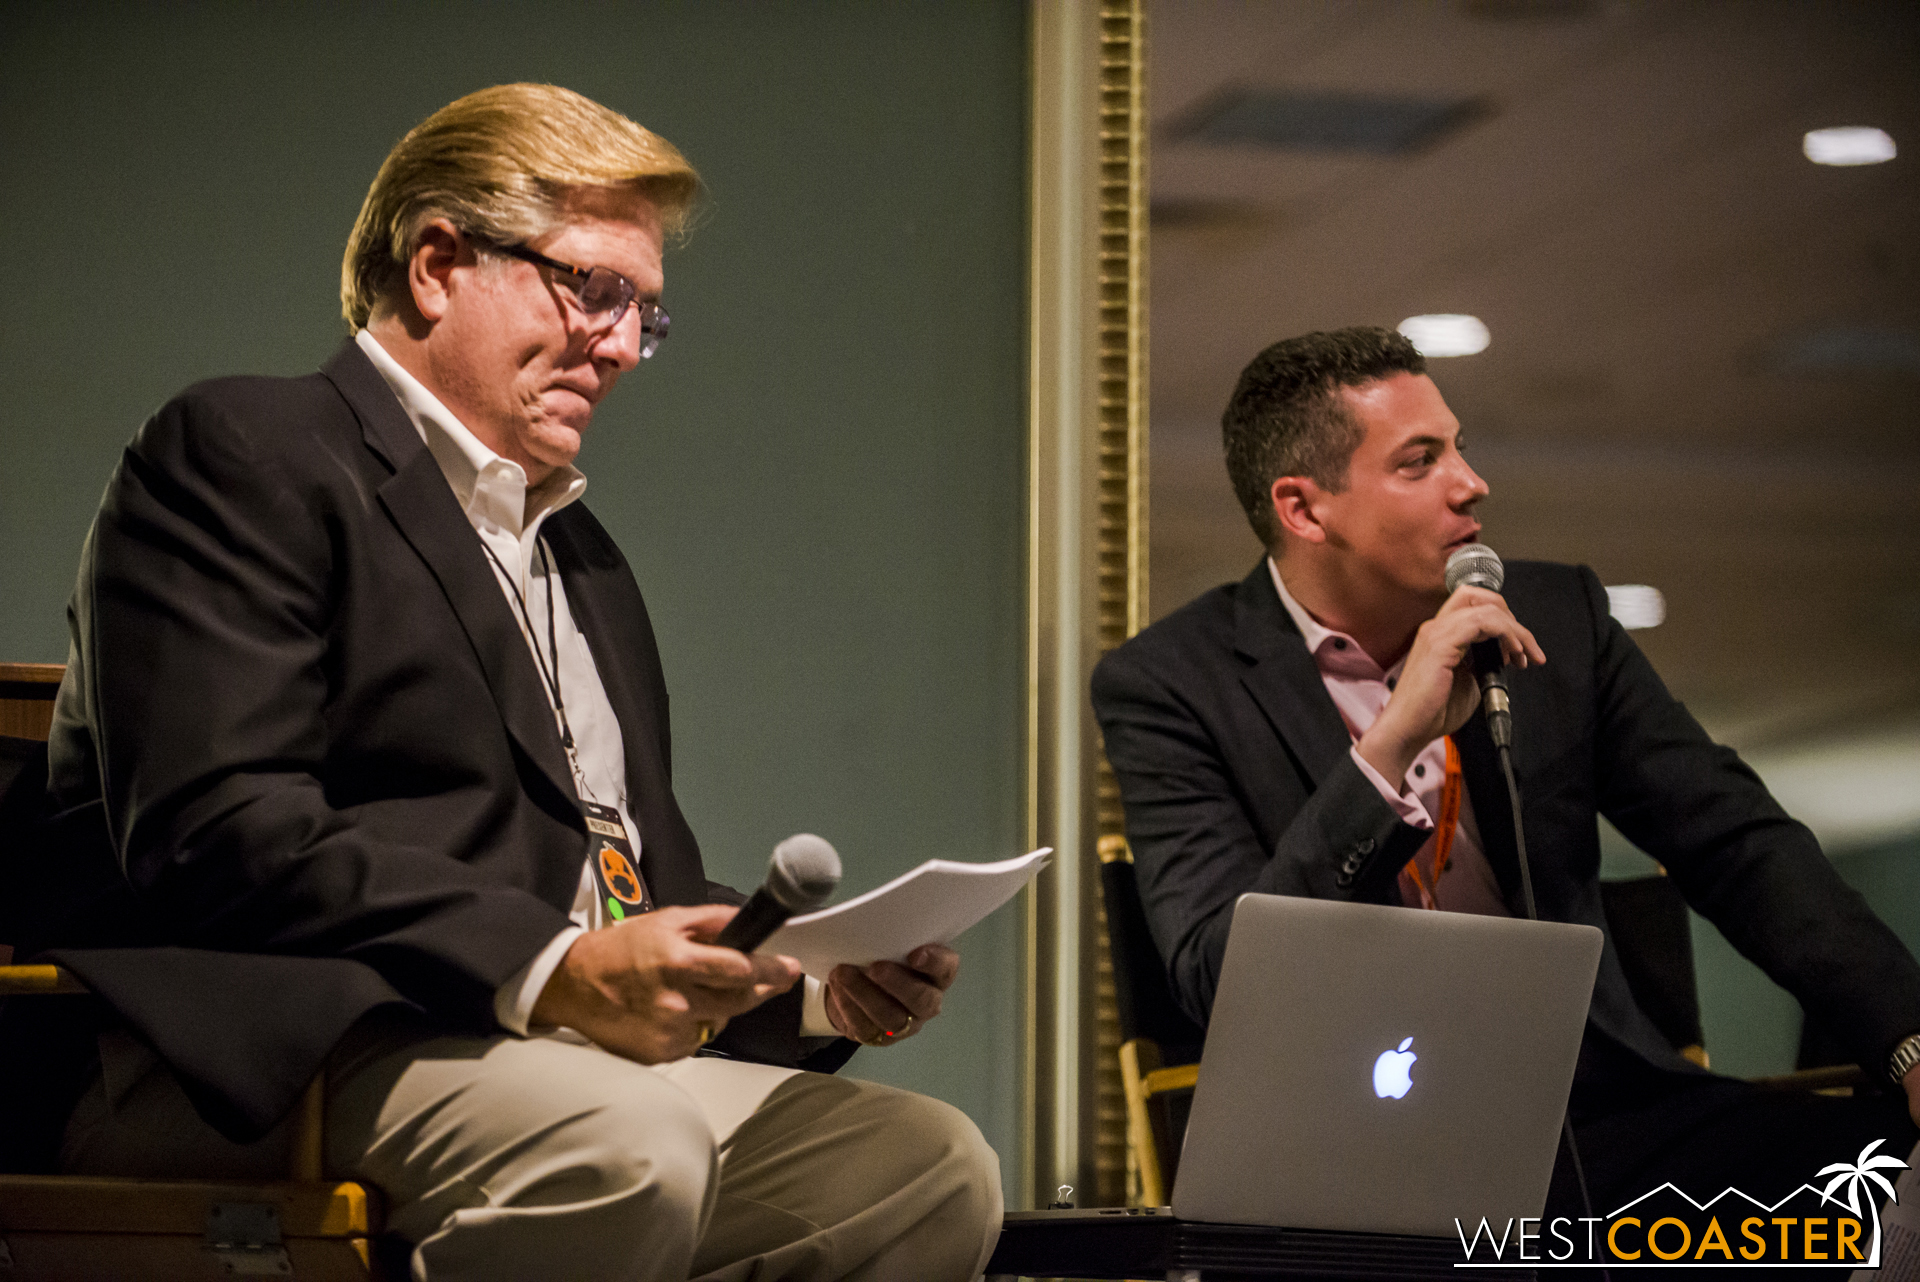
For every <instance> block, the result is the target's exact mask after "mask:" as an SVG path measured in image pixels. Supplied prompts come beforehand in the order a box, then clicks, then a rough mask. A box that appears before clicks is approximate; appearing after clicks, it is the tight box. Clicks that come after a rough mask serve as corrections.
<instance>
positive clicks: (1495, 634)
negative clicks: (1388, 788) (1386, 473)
mask: <svg viewBox="0 0 1920 1282" xmlns="http://www.w3.org/2000/svg"><path fill="white" fill-rule="evenodd" d="M1499 567H1500V558H1499V557H1498V556H1497V555H1495V554H1494V552H1493V549H1491V548H1489V547H1487V546H1486V545H1485V544H1484V543H1470V544H1467V545H1466V546H1465V547H1462V548H1460V549H1458V550H1456V551H1455V552H1454V553H1453V555H1452V556H1450V557H1449V558H1448V559H1447V586H1448V589H1449V592H1448V596H1447V600H1446V604H1444V605H1442V606H1441V607H1440V610H1439V612H1438V613H1437V614H1435V615H1434V616H1433V617H1432V618H1431V619H1428V620H1427V621H1426V622H1425V623H1423V624H1421V625H1420V627H1419V630H1418V631H1416V632H1415V633H1414V637H1413V646H1412V648H1411V649H1410V650H1408V652H1407V657H1406V662H1405V663H1404V665H1403V666H1402V667H1401V669H1400V678H1399V680H1398V681H1397V682H1396V683H1395V685H1394V690H1393V696H1392V697H1391V698H1390V699H1388V700H1387V706H1386V707H1385V708H1383V709H1382V710H1381V712H1380V716H1379V717H1378V718H1377V719H1376V720H1375V721H1374V723H1373V725H1371V726H1370V727H1368V729H1367V731H1366V733H1365V734H1363V735H1361V736H1360V740H1359V742H1358V744H1357V745H1356V747H1358V749H1359V751H1360V755H1361V756H1362V757H1364V758H1366V761H1367V764H1368V765H1370V766H1372V767H1373V768H1374V769H1375V770H1377V771H1379V772H1380V774H1381V776H1382V777H1383V778H1386V779H1396V780H1397V779H1405V778H1406V776H1407V771H1408V770H1409V769H1411V768H1412V766H1413V759H1414V758H1415V757H1417V756H1419V755H1420V753H1421V752H1422V751H1424V750H1425V749H1426V746H1427V745H1428V744H1430V743H1432V742H1433V741H1434V740H1435V739H1438V738H1439V737H1440V736H1442V735H1448V734H1452V733H1453V732H1454V731H1456V730H1458V729H1459V728H1460V727H1461V726H1463V725H1465V724H1466V722H1467V718H1469V717H1471V716H1472V715H1473V712H1474V709H1476V708H1478V707H1479V706H1480V702H1481V697H1482V696H1481V683H1480V681H1479V680H1477V679H1476V670H1475V653H1474V651H1475V647H1476V646H1483V648H1481V650H1480V652H1479V657H1480V666H1481V667H1483V668H1491V669H1493V670H1494V672H1495V673H1496V674H1497V671H1498V668H1499V666H1500V665H1501V664H1512V665H1513V666H1514V667H1516V668H1524V667H1526V666H1528V665H1529V664H1532V663H1545V662H1546V661H1547V656H1546V654H1545V653H1544V652H1543V651H1542V650H1541V649H1540V643H1539V642H1538V641H1536V640H1534V638H1533V633H1531V632H1529V631H1528V630H1527V629H1526V628H1525V627H1523V626H1521V624H1520V621H1519V620H1518V619H1516V618H1514V617H1513V611H1512V610H1510V609H1508V608H1507V602H1506V599H1505V598H1504V597H1502V596H1501V595H1500V594H1499V591H1498V589H1499V587H1500V584H1501V577H1500V568H1499ZM1489 584H1491V586H1489ZM1494 647H1497V649H1495V648H1494ZM1499 697H1501V698H1504V697H1505V691H1504V689H1502V691H1501V694H1500V696H1499Z"/></svg>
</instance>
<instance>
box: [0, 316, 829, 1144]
mask: <svg viewBox="0 0 1920 1282" xmlns="http://www.w3.org/2000/svg"><path fill="white" fill-rule="evenodd" d="M545 535H546V538H547V541H548V543H549V544H550V546H551V547H552V550H553V555H554V558H555V561H556V563H557V565H558V568H559V571H560V574H561V577H562V580H563V582H564V584H565V588H566V596H567V601H568V603H569V604H570V606H571V607H572V609H573V612H574V616H575V619H576V620H577V622H578V624H579V627H580V630H581V632H582V633H583V634H584V635H585V637H586V639H587V642H588V645H589V646H590V648H591V649H592V651H593V654H594V659H595V663H596V666H597V667H598V668H599V671H600V675H601V678H602V681H603V683H604V685H605V687H606V692H607V697H608V699H609V701H610V702H611V704H612V706H613V709H614V711H615V713H616V714H617V715H618V718H619V721H620V726H621V730H622V734H623V737H624V740H625V750H626V770H627V781H628V788H629V798H628V799H629V803H630V809H631V811H632V814H633V816H634V819H635V822H636V823H637V824H638V826H639V828H640V838H641V842H642V845H641V868H642V871H643V873H644V875H645V877H646V879H647V883H648V886H649V888H650V889H651V891H652V893H653V895H654V897H655V899H656V900H657V901H658V902H659V903H661V904H696V903H703V902H709V901H711V900H714V899H721V900H727V901H730V902H738V901H739V898H740V897H739V896H738V895H736V894H733V893H732V892H729V891H727V890H726V889H725V888H724V887H715V886H711V885H710V884H709V883H708V882H707V880H706V878H705V875H704V873H703V871H702V866H701V862H700V852H699V848H698V846H697V844H696V843H695V840H694V837H693V833H692V832H691V831H690V830H689V828H688V826H687V823H686V820H685V819H684V817H683V816H682V815H681V812H680V808H679V806H678V805H677V804H676V802H675V800H674V796H673V789H672V783H671V748H670V741H669V737H668V730H667V692H666V686H665V683H664V681H663V679H662V676H661V670H660V660H659V655H658V652H657V651H656V649H655V645H654V639H653V630H652V626H651V624H650V623H649V621H648V618H647V610H646V606H645V605H644V603H643V602H642V601H641V597H640V592H639V589H638V588H637V586H636V585H635V583H634V580H633V576H632V574H631V572H630V571H629V569H628V567H627V563H626V561H625V559H624V558H623V557H622V556H621V554H620V551H619V549H618V548H616V547H615V546H614V544H613V541H612V540H611V539H610V538H609V537H608V535H607V532H606V531H605V530H604V529H603V528H601V526H600V524H599V523H598V522H597V521H595V520H594V518H593V516H592V515H591V514H590V513H589V512H588V511H587V510H586V508H585V507H583V506H581V505H579V504H575V505H573V506H571V507H568V508H566V509H564V510H562V511H561V512H559V513H557V514H555V515H554V516H553V517H552V518H550V519H549V520H548V522H547V523H546V526H545ZM70 613H71V627H72V635H73V655H72V660H71V664H70V668H69V671H68V674H67V680H66V683H65V684H64V685H63V687H62V691H61V696H60V701H59V704H58V706H57V710H56V718H55V725H54V732H53V737H52V740H51V743H50V745H49V769H50V787H49V791H50V793H51V795H52V797H53V798H54V801H55V804H56V805H57V806H58V807H61V808H63V809H64V812H65V814H66V815H67V816H68V818H69V826H71V820H72V817H73V816H76V815H80V816H84V815H86V814H88V813H89V812H91V813H93V814H94V815H95V817H96V819H95V821H96V822H97V823H98V824H99V825H100V826H102V827H103V828H104V830H105V832H106V833H107V834H108V836H109V839H110V849H109V851H108V852H107V853H105V854H96V855H95V856H94V857H93V859H92V860H91V862H89V861H88V860H86V859H82V858H79V857H78V855H77V852H75V851H73V850H71V849H69V850H67V851H64V852H60V854H59V855H58V856H57V857H55V858H49V859H47V860H44V861H43V862H42V864H41V867H40V868H39V870H38V872H37V874H36V876H37V884H36V886H35V888H34V895H35V897H36V903H37V905H38V907H37V910H36V911H33V912H31V913H29V914H28V920H29V923H30V926H31V929H30V932H29V933H30V934H31V936H32V938H31V939H30V940H29V941H27V943H28V949H31V950H35V951H46V952H47V955H48V956H49V957H51V958H52V959H53V960H56V961H58V962H60V963H61V964H63V965H66V966H68V967H70V968H71V969H72V970H73V971H75V972H76V973H77V974H78V975H79V976H80V977H81V978H82V979H83V980H85V981H86V983H87V985H88V986H89V987H90V988H91V989H92V990H93V991H94V992H95V993H97V994H98V995H99V996H100V997H101V998H102V999H103V1000H104V1001H105V1003H106V1004H107V1005H108V1006H109V1007H110V1008H111V1009H112V1010H113V1011H114V1012H116V1013H117V1015H118V1016H119V1017H120V1018H121V1019H122V1020H124V1021H125V1023H126V1024H127V1025H129V1026H131V1028H132V1029H133V1030H134V1031H135V1032H136V1033H138V1034H139V1035H140V1036H141V1037H143V1038H144V1039H145V1040H147V1041H148V1042H149V1043H151V1044H152V1046H153V1047H154V1049H155V1050H156V1051H158V1053H159V1054H160V1056H161V1058H162V1059H164V1060H165V1061H166V1062H167V1064H168V1065H169V1066H170V1067H171V1068H172V1069H173V1070H174V1072H175V1073H176V1074H177V1075H178V1076H179V1077H180V1079H181V1081H182V1083H183V1084H184V1085H185V1086H186V1088H187V1090H188V1092H189V1094H190V1095H191V1096H192V1098H193V1099H194V1102H195V1104H196V1106H197V1107H199V1109H200V1110H201V1112H202V1113H203V1115H204V1116H206V1117H207V1119H208V1120H209V1121H210V1122H212V1123H214V1124H215V1125H216V1126H218V1127H219V1128H220V1129H221V1130H223V1131H225V1132H226V1133H228V1134H229V1135H231V1136H233V1137H235V1138H247V1137H250V1136H254V1135H258V1134H260V1133H262V1132H263V1131H265V1130H266V1129H268V1128H269V1127H271V1126H272V1125H273V1124H274V1123H275V1122H276V1121H277V1120H278V1119H279V1118H280V1117H282V1116H283V1115H284V1114H285V1113H286V1112H287V1110H288V1109H289V1108H290V1107H291V1105H292V1102H293V1100H294V1099H295V1098H296V1097H297V1096H298V1094H299V1092H300V1090H301V1089H302V1087H303V1086H304V1084H305V1083H306V1082H307V1080H308V1079H309V1078H311V1077H312V1075H313V1073H314V1071H315V1069H316V1068H317V1067H318V1066H319V1065H320V1063H321V1061H322V1059H323V1058H324V1057H325V1055H326V1054H327V1052H328V1051H329V1049H330V1048H331V1047H332V1046H333V1045H334V1043H335V1042H336V1041H337V1040H338V1039H339V1037H340V1035H341V1034H342V1033H343V1032H345V1030H346V1029H347V1028H348V1026H349V1025H351V1024H352V1023H353V1022H354V1021H355V1020H356V1019H358V1018H359V1017H360V1016H361V1015H363V1014H365V1013H366V1012H368V1011H370V1010H372V1009H373V1008H375V1007H378V1006H382V1005H401V1006H408V1007H412V1008H415V1009H417V1010H419V1011H421V1012H423V1013H424V1014H425V1015H426V1016H428V1017H429V1018H431V1019H432V1020H433V1021H435V1022H436V1023H438V1024H440V1025H443V1026H446V1027H449V1028H457V1029H467V1030H472V1031H475V1032H486V1031H494V1030H497V1025H496V1024H495V1023H494V1018H493V998H494V993H495V990H496V989H498V988H499V986H500V985H501V984H502V983H503V982H504V981H505V980H507V979H508V978H509V977H511V976H512V975H513V974H514V972H516V971H517V970H518V969H520V967H522V966H524V965H525V964H526V963H527V962H528V961H529V960H530V959H531V958H532V957H533V955H534V954H535V953H537V952H538V951H539V950H540V949H541V948H542V947H544V946H545V945H546V944H547V943H548V941H550V940H551V939H552V938H553V937H554V935H555V934H556V933H558V932H559V931H560V930H562V929H563V928H565V927H566V926H567V925H568V924H569V923H568V919H567V909H568V908H569V907H570V905H571V904H572V902H573V898H574V893H575V888H576V886H577V884H578V881H579V876H580V869H581V864H582V860H583V859H584V857H585V853H586V833H585V830H584V827H583V824H582V820H581V816H580V812H579V809H578V807H577V805H576V802H575V794H574V789H573V785H572V780H571V775H570V772H569V770H568V767H567V763H566V759H565V756H564V752H563V750H562V748H561V745H560V741H559V737H558V734H557V732H556V730H555V728H554V718H553V714H552V712H551V710H550V708H549V706H548V703H547V700H546V697H545V693H544V691H543V689H542V686H541V683H540V678H539V676H538V675H537V673H536V670H535V668H534V665H533V661H532V658H531V657H530V655H529V653H528V651H527V647H526V643H525V642H524V640H523V639H522V636H521V633H520V630H519V628H518V626H517V624H516V623H515V620H514V617H513V615H512V612H511V610H510V608H509V607H508V605H507V604H506V601H505V600H504V598H503V596H502V594H501V592H500V589H499V587H498V585H497V583H496V581H495V579H494V577H493V573H492V571H491V570H490V569H489V567H488V564H487V561H486V559H485V555H484V553H483V552H482V550H481V546H480V542H479V540H478V539H477V538H476V537H475V535H474V533H473V530H472V528H471V526H470V525H469V524H468V522H467V518H466V516H465V514H464V513H463V512H462V511H461V509H460V506H459V503H458V501H457V500H456V499H455V497H454V495H453V492H452V489H451V487H449V486H448V484H447V482H446V480H445V478H444V476H443V475H442V474H441V472H440V469H439V467H438V466H437V465H436V463H435V462H434V459H433V457H432V455H431V454H430V453H429V452H428V451H427V449H426V447H425V445H424V444H423V443H422V441H421V439H420V436H419V434H418V432H417V431H416V430H415V429H414V427H413V425H412V423H411V422H410V421H409V419H408V418H407V416H406V413H405V411H404V410H403V409H402V408H401V406H400V404H399V402H398V401H397V399H396V398H395V397H394V395H393V393H392V392H391V391H390V390H389V389H388V387H387V385H386V383H385V382H384V380H383V379H382V378H381V376H380V374H379V373H378V371H377V370H375V369H374V368H373V366H372V364H371V363H370V362H369V361H368V360H367V359H366V357H365V355H364V354H362V353H361V352H360V351H359V350H358V349H357V348H355V347H354V346H352V345H351V344H349V345H347V346H346V347H345V348H344V349H343V350H342V351H341V352H340V353H339V354H338V355H336V356H335V357H334V358H333V359H332V360H331V361H330V362H329V363H328V364H327V365H326V367H325V368H324V369H323V370H322V371H321V372H320V373H319V374H315V375H311V376H308V377H305V378H298V379H268V378H234V379H222V380H217V381H214V382H209V383H203V384H200V385H198V386H195V387H193V388H190V389H188V390H187V391H186V392H184V393H183V394H181V395H180V396H179V397H178V398H176V399H175V400H173V401H172V402H170V403H169V404H167V405H166V406H165V407H163V408H162V409H161V410H160V411H159V412H158V413H157V414H155V415H154V417H153V418H152V419H150V420H149V421H148V422H147V423H146V424H145V425H144V426H143V427H142V428H141V429H140V431H139V433H138V434H137V435H136V436H135V438H134V440H133V443H132V444H131V445H130V446H129V447H128V448H127V451H126V454H125V456H124V458H123V460H122V462H121V464H120V467H119V469H118V470H117V472H116V473H115V475H114V477H113V480H112V481H111V483H110V484H109V486H108V488H107V493H106V497H105V499H104V500H103V502H102V504H101V508H100V513H99V516H98V518H97V520H96V521H95V523H94V527H93V530H92V532H91V533H90V535H89V537H88V540H87V545H86V549H85V552H84V554H83V559H82V565H81V571H80V577H79V584H78V587H77V589H76V591H75V593H74V598H73V603H72V607H71V611H70ZM28 949H23V953H24V952H26V951H28ZM799 1003H800V995H799V990H798V986H796V988H795V990H794V991H793V992H791V993H789V994H787V995H786V996H785V997H783V998H780V999H776V1000H775V1001H773V1002H769V1003H767V1004H766V1005H765V1006H763V1007H761V1008H760V1009H759V1010H756V1011H755V1012H753V1013H752V1014H751V1015H749V1016H745V1017H742V1018H741V1019H739V1020H736V1021H734V1022H733V1024H732V1025H730V1026H729V1027H728V1028H727V1029H726V1030H725V1032H724V1033H723V1034H722V1038H721V1039H720V1040H719V1041H718V1042H716V1047H717V1048H718V1049H722V1050H725V1051H728V1052H730V1053H733V1054H737V1055H742V1056H746V1057H749V1058H755V1059H761V1060H766V1061H770V1062H775V1063H787V1064H792V1063H797V1062H799V1061H800V1060H801V1059H802V1058H803V1049H804V1048H803V1046H802V1044H801V1042H800V1039H799V1037H798V1027H799ZM851 1047H852V1043H846V1042H840V1043H838V1044H837V1045H836V1046H835V1047H834V1048H832V1049H830V1050H829V1051H827V1052H826V1053H825V1058H824V1059H823V1060H819V1061H816V1062H815V1063H814V1064H812V1065H811V1066H815V1067H837V1065H838V1063H839V1062H842V1061H844V1059H845V1057H846V1054H847V1053H849V1052H850V1050H851Z"/></svg>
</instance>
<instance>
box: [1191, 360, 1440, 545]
mask: <svg viewBox="0 0 1920 1282" xmlns="http://www.w3.org/2000/svg"><path fill="white" fill-rule="evenodd" d="M1426 372H1427V358H1426V357H1424V356H1422V355H1421V354H1420V353H1419V351H1418V350H1417V349H1416V348H1415V347H1414V345H1413V344H1412V343H1409V342H1408V341H1407V340H1406V338H1405V337H1404V336H1402V335H1400V334H1396V333H1394V332H1393V331H1392V330H1387V329H1374V328H1356V329H1343V330H1338V331H1336V332H1334V333H1331V334H1323V333H1318V332H1316V333H1312V334H1304V335H1302V336H1301V337H1299V338H1296V339H1293V340H1291V341H1289V342H1285V343H1275V344H1274V345H1273V346H1271V347H1269V348H1267V349H1266V350H1265V351H1264V352H1261V353H1260V354H1259V355H1258V356H1256V357H1254V358H1253V361H1252V363H1251V364H1249V365H1248V366H1247V368H1246V369H1245V370H1243V371H1241V374H1240V383H1239V385H1238V386H1237V387H1236V388H1235V389H1234V393H1233V399H1232V400H1231V401H1229V402H1227V412H1226V414H1225V415H1223V416H1222V418H1221V425H1222V427H1223V428H1224V429H1225V437H1226V447H1227V476H1228V478H1229V479H1230V480H1231V481H1232V482H1233V493H1234V497H1235V498H1237V499H1239V500H1240V506H1241V507H1242V508H1244V509H1246V513H1247V520H1248V521H1249V522H1251V523H1252V525H1253V532H1254V533H1255V534H1257V535H1259V536H1260V542H1261V543H1263V544H1265V545H1266V546H1268V547H1273V546H1275V544H1276V543H1277V542H1278V539H1279V534H1278V531H1277V530H1276V528H1275V526H1274V523H1273V503H1272V499H1271V497H1270V496H1269V494H1268V490H1269V489H1271V488H1272V486H1273V483H1274V481H1276V480H1278V479H1279V478H1280V477H1283V476H1304V477H1307V478H1308V479H1310V480H1312V481H1313V482H1314V483H1315V484H1316V485H1318V486H1320V488H1322V489H1324V490H1327V491H1329V492H1337V491H1339V490H1341V489H1342V488H1344V487H1345V478H1346V475H1347V460H1348V459H1350V458H1352V457H1353V452H1354V450H1355V449H1357V448H1359V445H1360V440H1361V436H1362V433H1361V430H1360V425H1359V424H1358V423H1356V422H1354V420H1353V416H1352V415H1351V414H1349V413H1348V412H1347V408H1346V405H1345V404H1344V403H1343V402H1342V401H1341V400H1340V399H1339V398H1338V397H1335V396H1332V395H1330V394H1329V393H1330V391H1331V389H1332V388H1334V387H1359V386H1361V385H1362V384H1364V383H1371V382H1373V381H1375V380H1376V379H1382V378H1387V377H1389V376H1390V375H1393V374H1424V373H1426Z"/></svg>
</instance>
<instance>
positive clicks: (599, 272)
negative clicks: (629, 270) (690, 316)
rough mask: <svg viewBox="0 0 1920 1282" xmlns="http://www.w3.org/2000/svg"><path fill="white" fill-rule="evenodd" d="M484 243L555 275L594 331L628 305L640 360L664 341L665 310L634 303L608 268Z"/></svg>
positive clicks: (629, 286)
mask: <svg viewBox="0 0 1920 1282" xmlns="http://www.w3.org/2000/svg"><path fill="white" fill-rule="evenodd" d="M487 243H488V244H489V245H492V246H493V248H494V249H496V250H498V251H499V252H500V253H503V254H505V255H506V256H507V257H509V258H518V259H519V260H520V261H521V262H523V263H532V264H533V265H534V266H536V267H547V268H551V269H552V270H554V271H556V272H559V273H560V275H561V276H562V277H564V278H565V279H566V282H567V287H568V289H570V290H571V291H572V293H573V296H574V299H575V301H577V302H578V303H579V304H580V310H581V311H583V312H585V313H586V314H587V320H588V323H589V324H590V325H591V326H592V327H593V328H594V329H606V328H611V327H613V326H614V325H617V324H619V322H620V318H621V317H622V316H625V315H626V314H627V305H628V304H629V303H631V304H633V306H635V307H637V308H638V309H639V311H640V359H641V360H646V359H647V358H648V357H650V356H652V355H653V354H654V353H655V352H657V351H659V350H660V344H661V343H663V342H665V341H666V338H667V328H668V327H669V326H670V325H671V324H672V323H673V321H672V318H671V317H669V316H668V315H667V309H666V308H664V307H662V306H660V304H658V303H648V302H640V301H638V300H639V294H640V290H639V287H638V286H636V285H635V284H634V283H633V282H632V281H630V280H628V279H627V278H626V277H625V276H622V275H621V274H620V273H619V272H617V271H614V270H613V269H612V268H611V267H575V266H574V265H573V264H572V263H563V262H561V261H560V260H559V259H557V258H548V257H547V256H546V255H545V254H537V253H535V252H534V251H533V250H531V249H528V248H527V247H526V246H525V245H502V244H498V243H496V242H493V241H488V242H487Z"/></svg>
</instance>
